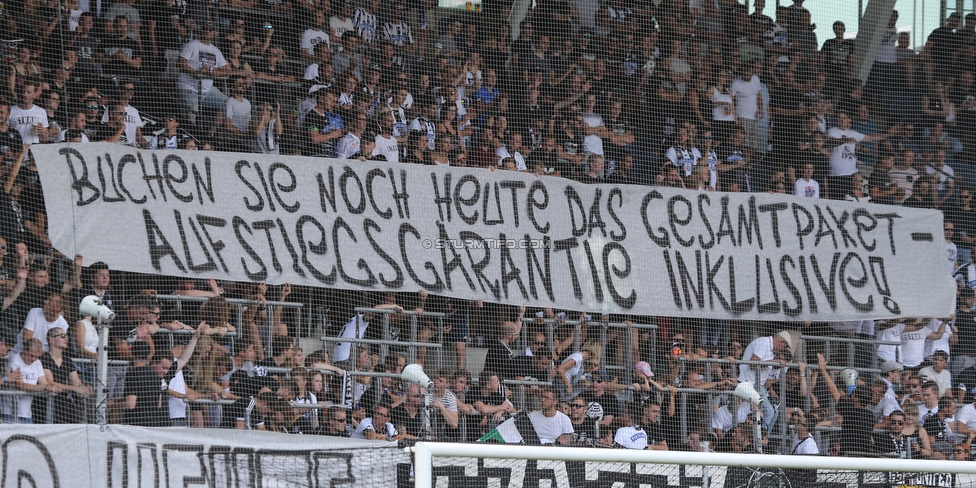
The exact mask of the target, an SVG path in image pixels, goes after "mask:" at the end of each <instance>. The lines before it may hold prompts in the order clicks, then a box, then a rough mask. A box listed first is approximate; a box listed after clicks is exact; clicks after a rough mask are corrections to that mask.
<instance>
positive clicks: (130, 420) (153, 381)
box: [124, 362, 177, 427]
mask: <svg viewBox="0 0 976 488" xmlns="http://www.w3.org/2000/svg"><path fill="white" fill-rule="evenodd" d="M176 371H177V369H176V363H175V362H174V363H173V365H172V366H171V367H170V369H169V371H167V372H166V374H165V375H164V376H163V378H160V377H159V375H158V374H156V372H155V371H153V369H152V367H151V366H148V365H147V366H136V367H134V368H129V371H128V372H126V374H125V392H124V393H125V396H126V397H128V396H130V395H135V397H136V408H134V409H132V410H129V411H126V412H125V414H124V418H125V423H126V424H129V425H140V426H143V427H163V426H166V425H168V424H169V402H167V395H166V390H167V385H168V384H169V381H170V380H171V379H173V376H175V375H176Z"/></svg>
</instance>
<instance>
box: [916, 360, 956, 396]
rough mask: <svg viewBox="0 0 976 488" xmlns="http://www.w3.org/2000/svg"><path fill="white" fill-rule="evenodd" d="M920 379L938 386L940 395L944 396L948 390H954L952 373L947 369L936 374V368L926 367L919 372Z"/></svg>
mask: <svg viewBox="0 0 976 488" xmlns="http://www.w3.org/2000/svg"><path fill="white" fill-rule="evenodd" d="M918 377H919V378H922V379H924V380H926V381H934V382H935V383H936V384H938V385H939V395H944V394H945V392H946V390H949V389H951V388H952V373H950V372H949V368H945V369H943V370H942V371H941V372H939V373H936V372H935V368H933V367H932V366H926V367H924V368H922V369H920V370H918Z"/></svg>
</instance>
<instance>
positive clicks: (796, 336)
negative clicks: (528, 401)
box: [776, 330, 800, 356]
mask: <svg viewBox="0 0 976 488" xmlns="http://www.w3.org/2000/svg"><path fill="white" fill-rule="evenodd" d="M776 335H778V336H779V337H780V338H782V339H783V340H785V341H786V345H787V346H788V347H789V349H790V356H796V353H797V351H798V350H799V349H800V332H799V331H796V330H784V331H781V332H780V333H778V334H776Z"/></svg>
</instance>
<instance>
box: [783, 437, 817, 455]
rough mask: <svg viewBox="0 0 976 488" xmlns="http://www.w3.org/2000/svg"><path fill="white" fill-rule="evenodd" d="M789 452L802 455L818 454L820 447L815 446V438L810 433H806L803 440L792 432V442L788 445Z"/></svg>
mask: <svg viewBox="0 0 976 488" xmlns="http://www.w3.org/2000/svg"><path fill="white" fill-rule="evenodd" d="M790 454H797V455H803V456H819V455H820V448H819V447H817V440H816V439H814V438H813V435H812V434H807V436H806V437H805V438H803V440H800V439H799V438H798V437H797V436H796V434H793V442H792V444H791V447H790Z"/></svg>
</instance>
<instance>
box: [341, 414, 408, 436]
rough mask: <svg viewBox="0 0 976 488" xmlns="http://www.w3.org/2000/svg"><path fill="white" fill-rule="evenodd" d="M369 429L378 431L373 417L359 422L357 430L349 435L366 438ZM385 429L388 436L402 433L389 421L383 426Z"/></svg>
mask: <svg viewBox="0 0 976 488" xmlns="http://www.w3.org/2000/svg"><path fill="white" fill-rule="evenodd" d="M367 431H368V432H376V427H375V426H373V419H372V418H365V419H363V420H362V421H361V422H359V426H358V427H356V430H355V431H354V432H353V433H352V434H350V435H349V437H351V438H353V439H365V438H366V432H367ZM383 431H384V433H385V434H386V435H387V436H388V437H396V436H398V435H400V433H399V432H398V431H397V430H396V427H394V426H393V424H391V423H389V422H387V423H386V425H385V426H383Z"/></svg>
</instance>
